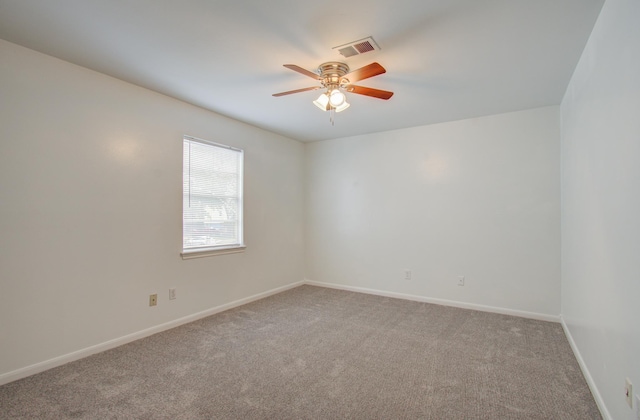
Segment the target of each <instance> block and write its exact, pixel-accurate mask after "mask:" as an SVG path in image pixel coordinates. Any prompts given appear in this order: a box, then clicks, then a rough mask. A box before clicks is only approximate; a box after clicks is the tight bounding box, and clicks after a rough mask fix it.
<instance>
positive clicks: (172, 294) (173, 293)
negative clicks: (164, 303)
mask: <svg viewBox="0 0 640 420" xmlns="http://www.w3.org/2000/svg"><path fill="white" fill-rule="evenodd" d="M175 298H176V289H175V288H173V289H169V300H173V299H175Z"/></svg>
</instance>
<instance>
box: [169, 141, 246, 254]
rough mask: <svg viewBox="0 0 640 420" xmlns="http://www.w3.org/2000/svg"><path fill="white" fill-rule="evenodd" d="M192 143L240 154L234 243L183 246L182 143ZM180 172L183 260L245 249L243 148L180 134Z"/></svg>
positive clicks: (183, 190) (183, 156)
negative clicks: (236, 226) (236, 232)
mask: <svg viewBox="0 0 640 420" xmlns="http://www.w3.org/2000/svg"><path fill="white" fill-rule="evenodd" d="M186 141H188V142H192V143H200V144H204V145H206V146H213V147H217V148H221V149H228V150H233V151H234V152H238V153H239V154H240V165H239V166H240V167H239V169H238V175H239V177H238V184H239V185H238V219H239V220H238V239H239V241H238V242H237V243H234V244H226V245H218V246H202V247H193V248H185V247H184V238H185V236H184V229H185V207H184V197H185V189H184V170H185V165H184V158H185V154H184V145H185V142H186ZM182 145H183V147H182V173H183V184H182V203H183V205H182V252H181V253H180V256H181V257H182V259H183V260H187V259H192V258H201V257H209V256H214V255H226V254H235V253H240V252H244V251H245V249H246V245H245V243H244V150H243V149H238V148H236V147H233V146H229V145H226V144H220V143H216V142H212V141H209V140H203V139H200V138H197V137H192V136H187V135H184V136H182Z"/></svg>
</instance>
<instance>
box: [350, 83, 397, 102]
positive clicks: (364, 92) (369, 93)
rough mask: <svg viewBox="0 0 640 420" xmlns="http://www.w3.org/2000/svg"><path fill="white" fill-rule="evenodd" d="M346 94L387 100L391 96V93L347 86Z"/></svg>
mask: <svg viewBox="0 0 640 420" xmlns="http://www.w3.org/2000/svg"><path fill="white" fill-rule="evenodd" d="M346 89H347V92H352V93H357V94H358V95H366V96H373V97H374V98H379V99H384V100H387V99H389V98H390V97H392V96H393V92H389V91H388V90H380V89H373V88H368V87H364V86H355V85H349V86H347V88H346Z"/></svg>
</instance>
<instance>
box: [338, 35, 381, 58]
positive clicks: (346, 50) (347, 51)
mask: <svg viewBox="0 0 640 420" xmlns="http://www.w3.org/2000/svg"><path fill="white" fill-rule="evenodd" d="M332 49H334V50H338V52H339V53H340V54H342V56H343V57H347V58H348V57H353V56H354V55H360V54H364V53H367V52H369V51H379V50H380V47H379V46H378V44H377V43H376V41H374V39H373V37H371V36H370V37H368V38H363V39H359V40H357V41H353V42H349V43H347V44H344V45H338V46H337V47H333V48H332Z"/></svg>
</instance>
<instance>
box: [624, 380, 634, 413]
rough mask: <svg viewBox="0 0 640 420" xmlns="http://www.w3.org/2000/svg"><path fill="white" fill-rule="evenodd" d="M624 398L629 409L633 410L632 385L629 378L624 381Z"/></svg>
mask: <svg viewBox="0 0 640 420" xmlns="http://www.w3.org/2000/svg"><path fill="white" fill-rule="evenodd" d="M624 396H625V399H626V400H627V404H629V407H631V408H633V384H632V383H631V379H629V378H626V379H625V380H624Z"/></svg>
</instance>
